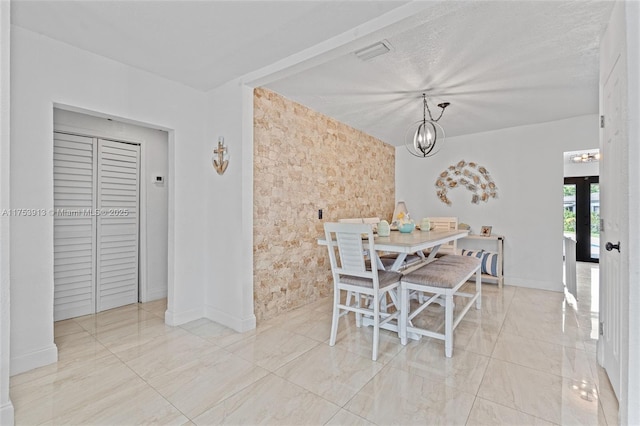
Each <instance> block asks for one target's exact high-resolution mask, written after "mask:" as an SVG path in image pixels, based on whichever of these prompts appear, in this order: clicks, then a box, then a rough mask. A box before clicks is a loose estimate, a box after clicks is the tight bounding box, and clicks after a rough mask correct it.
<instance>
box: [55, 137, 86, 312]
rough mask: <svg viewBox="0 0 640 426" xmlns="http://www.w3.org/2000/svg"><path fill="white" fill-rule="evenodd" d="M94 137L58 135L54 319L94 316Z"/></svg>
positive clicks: (56, 141)
mask: <svg viewBox="0 0 640 426" xmlns="http://www.w3.org/2000/svg"><path fill="white" fill-rule="evenodd" d="M93 145H94V144H93V139H92V138H88V137H83V136H74V135H67V134H64V133H55V134H54V145H53V192H54V195H53V204H54V209H55V216H54V219H53V229H54V261H53V276H54V278H53V280H54V319H55V321H59V320H62V319H66V318H72V317H77V316H81V315H87V314H90V313H93V312H95V297H96V296H95V252H96V251H95V244H96V243H95V236H96V229H95V226H96V222H95V217H94V216H92V215H91V212H92V211H93V209H94V203H95V173H94V170H95V168H94V154H93Z"/></svg>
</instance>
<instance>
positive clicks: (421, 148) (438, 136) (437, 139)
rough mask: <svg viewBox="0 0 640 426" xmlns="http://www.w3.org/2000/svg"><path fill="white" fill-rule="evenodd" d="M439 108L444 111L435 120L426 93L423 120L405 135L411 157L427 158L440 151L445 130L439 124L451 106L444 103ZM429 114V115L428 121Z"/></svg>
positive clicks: (423, 96)
mask: <svg viewBox="0 0 640 426" xmlns="http://www.w3.org/2000/svg"><path fill="white" fill-rule="evenodd" d="M438 106H439V107H440V108H441V109H442V110H441V111H440V116H439V117H438V118H436V119H434V118H433V116H432V115H431V110H430V109H429V105H428V104H427V96H426V95H425V94H424V93H423V94H422V107H423V110H422V120H420V121H417V122H415V123H413V124H412V125H411V126H410V127H409V129H408V130H407V133H406V135H405V146H406V148H407V150H408V151H409V153H411V155H414V156H416V157H421V158H426V157H431V156H433V155H435V154H437V152H438V151H439V150H440V147H441V146H442V142H444V139H445V135H444V129H443V128H442V126H441V125H440V124H438V120H440V118H441V117H442V114H444V109H445V108H446V107H448V106H449V103H448V102H443V103H441V104H438ZM427 112H428V113H429V118H428V119H427ZM416 126H417V127H416Z"/></svg>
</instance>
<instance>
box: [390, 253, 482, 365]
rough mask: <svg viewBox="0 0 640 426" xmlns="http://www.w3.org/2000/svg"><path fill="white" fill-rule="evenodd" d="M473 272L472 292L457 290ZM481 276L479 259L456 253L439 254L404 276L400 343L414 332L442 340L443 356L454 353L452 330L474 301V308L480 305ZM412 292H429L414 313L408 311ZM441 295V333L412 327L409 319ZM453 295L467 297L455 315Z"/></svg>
mask: <svg viewBox="0 0 640 426" xmlns="http://www.w3.org/2000/svg"><path fill="white" fill-rule="evenodd" d="M474 274H475V275H476V280H475V281H476V291H475V293H463V292H460V291H459V290H460V287H462V286H463V285H464V283H466V282H467V281H468V280H469V279H470V278H471V277H472V276H473V275H474ZM480 278H481V271H480V259H477V258H475V257H469V256H457V255H447V256H442V257H440V258H438V259H436V260H434V261H433V262H431V263H428V264H426V265H424V266H422V267H420V268H418V269H416V270H414V271H413V272H410V273H408V274H406V275H404V276H403V277H402V280H401V283H400V318H399V321H400V324H399V334H400V342H401V343H402V344H403V345H406V344H407V333H416V334H418V335H420V336H428V337H434V338H436V339H440V340H444V352H445V356H446V357H447V358H450V357H451V355H452V354H453V331H454V330H455V328H456V327H457V326H458V324H459V323H460V321H461V320H462V318H463V317H464V315H465V314H466V313H467V311H469V308H470V307H471V305H472V304H473V303H474V302H475V304H476V309H480V308H481V303H482V298H481V295H482V287H481V282H480ZM411 291H419V292H424V293H428V294H430V295H431V296H428V298H427V299H426V300H425V301H424V302H423V303H421V304H420V305H419V306H418V308H416V309H415V310H414V311H413V312H409V306H410V301H409V293H410V292H411ZM441 296H442V297H444V300H445V301H444V307H445V326H444V334H443V333H438V332H436V331H432V330H427V329H423V328H419V327H415V326H413V325H412V323H411V320H412V319H413V318H415V317H416V315H418V314H419V313H420V312H422V311H423V310H424V309H425V308H426V307H427V306H429V305H430V304H432V303H433V302H435V301H437V299H438V298H440V297H441ZM454 296H461V297H465V298H469V299H470V300H469V302H468V303H467V304H466V305H465V306H464V308H463V309H462V311H460V312H459V313H458V315H457V316H456V317H455V318H454V315H453V314H454V312H453V311H454V303H453V297H454Z"/></svg>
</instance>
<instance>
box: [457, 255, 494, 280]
mask: <svg viewBox="0 0 640 426" xmlns="http://www.w3.org/2000/svg"><path fill="white" fill-rule="evenodd" d="M462 256H471V257H477V258H478V259H481V260H482V266H481V269H482V273H483V274H487V275H493V276H494V277H497V276H498V253H492V252H490V251H484V250H480V251H474V250H465V249H462Z"/></svg>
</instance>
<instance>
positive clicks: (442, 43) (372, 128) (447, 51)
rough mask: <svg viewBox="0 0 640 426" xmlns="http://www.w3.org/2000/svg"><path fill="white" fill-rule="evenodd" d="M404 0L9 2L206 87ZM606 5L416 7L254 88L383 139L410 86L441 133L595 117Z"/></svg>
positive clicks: (46, 30)
mask: <svg viewBox="0 0 640 426" xmlns="http://www.w3.org/2000/svg"><path fill="white" fill-rule="evenodd" d="M405 3H406V2H394V1H387V2H371V1H329V2H306V1H298V2H291V1H289V2H274V1H255V2H239V1H235V2H221V1H25V0H21V1H15V0H14V1H13V2H12V22H13V23H14V24H16V25H20V26H22V27H25V28H28V29H31V30H33V31H36V32H38V33H41V34H44V35H47V36H49V37H52V38H55V39H58V40H61V41H63V42H66V43H68V44H71V45H74V46H76V47H79V48H82V49H85V50H88V51H91V52H94V53H97V54H100V55H102V56H105V57H108V58H111V59H114V60H116V61H119V62H122V63H125V64H128V65H131V66H134V67H137V68H141V69H144V70H146V71H149V72H152V73H155V74H158V75H161V76H163V77H166V78H168V79H171V80H175V81H178V82H182V83H184V84H186V85H188V86H191V87H194V88H196V89H199V90H209V89H212V88H215V87H217V86H218V85H220V84H222V83H224V82H226V81H229V80H231V79H234V78H237V77H240V76H243V75H245V74H247V73H250V72H252V71H255V70H258V69H260V68H263V67H265V66H268V65H270V64H273V63H275V62H277V61H281V60H283V59H286V58H290V57H291V55H293V54H295V53H297V52H300V51H302V50H304V49H307V48H310V47H313V46H315V45H317V44H318V43H321V42H323V41H325V40H328V39H330V38H332V37H335V36H338V35H340V34H342V33H345V32H348V31H349V30H350V29H351V28H353V27H355V26H358V25H362V24H363V23H365V22H367V21H369V20H371V19H374V18H377V17H380V16H381V15H384V14H385V13H386V12H389V11H391V12H393V9H395V8H398V7H402V6H403V5H405ZM612 5H613V3H612V2H609V1H582V0H579V1H548V2H545V1H460V2H456V1H430V2H424V3H421V7H422V8H423V10H422V11H421V12H418V13H417V14H416V15H415V16H413V17H411V18H410V19H407V20H405V21H402V22H400V23H397V24H394V25H391V26H389V27H387V28H384V29H382V30H380V31H378V32H377V33H375V34H370V35H367V36H365V37H364V38H362V39H360V40H356V41H352V42H351V43H349V44H347V45H343V46H342V50H341V51H342V52H345V53H344V54H340V55H336V54H335V51H334V54H333V55H326V58H327V59H326V60H324V61H316V62H317V63H319V65H316V66H313V67H311V68H309V69H306V70H303V71H302V72H299V73H297V74H294V75H287V76H286V77H285V78H283V79H281V80H276V81H271V82H269V83H268V84H266V87H268V88H270V89H271V90H274V91H276V92H278V93H281V94H283V95H284V96H286V97H288V98H290V99H293V100H295V101H298V102H300V103H302V104H305V105H307V106H309V107H310V108H312V109H315V110H317V111H320V112H322V113H324V114H326V115H329V116H331V117H334V118H336V119H338V120H340V121H342V122H345V123H347V124H349V125H351V126H353V127H355V128H358V129H361V130H363V131H365V132H366V133H369V134H371V135H373V136H375V137H378V138H380V139H382V140H384V141H386V142H388V143H391V144H394V145H401V144H402V143H404V135H405V133H406V129H407V128H408V127H409V125H410V124H411V123H413V122H415V121H416V120H418V119H419V118H421V116H422V107H421V100H420V96H421V93H422V92H426V93H427V94H428V96H430V97H431V99H433V102H432V103H431V105H435V104H436V103H439V102H442V101H448V102H451V106H450V107H449V108H448V109H447V111H446V113H445V115H444V117H443V118H442V120H441V121H440V124H442V125H443V127H444V128H445V130H446V133H447V136H455V135H462V134H470V133H477V132H482V131H488V130H493V129H498V128H505V127H512V126H520V125H525V124H533V123H539V122H545V121H552V120H557V119H562V118H568V117H573V116H578V115H583V114H590V113H597V111H598V45H599V39H600V36H601V35H602V32H603V30H604V28H605V25H606V22H607V20H608V17H609V14H610V12H611V8H612ZM398 10H399V9H398ZM381 39H387V40H388V41H389V42H390V43H391V45H392V46H393V50H392V52H390V53H388V54H386V55H383V56H380V57H377V58H374V59H373V60H370V61H367V62H363V61H361V60H359V59H357V58H356V57H355V56H354V55H353V54H350V53H347V52H349V51H352V50H356V48H357V47H362V45H363V44H364V45H366V44H368V43H373V42H375V41H378V40H381ZM350 46H352V47H353V48H352V49H349V47H350ZM432 109H434V110H435V109H437V107H435V106H434V107H433V108H432ZM434 112H436V111H434Z"/></svg>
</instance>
